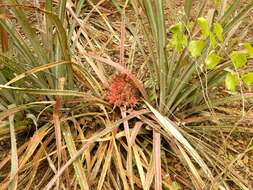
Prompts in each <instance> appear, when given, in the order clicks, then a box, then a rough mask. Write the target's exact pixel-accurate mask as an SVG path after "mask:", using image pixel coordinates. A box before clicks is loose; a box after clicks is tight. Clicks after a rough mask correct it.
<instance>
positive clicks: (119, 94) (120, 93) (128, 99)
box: [106, 74, 138, 107]
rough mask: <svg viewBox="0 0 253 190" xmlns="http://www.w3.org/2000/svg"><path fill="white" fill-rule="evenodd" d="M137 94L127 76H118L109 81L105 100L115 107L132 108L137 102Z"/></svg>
mask: <svg viewBox="0 0 253 190" xmlns="http://www.w3.org/2000/svg"><path fill="white" fill-rule="evenodd" d="M137 92H138V90H137V88H136V87H135V85H134V84H133V82H132V80H131V78H130V77H129V76H128V75H126V74H118V75H115V76H114V77H113V78H112V79H111V82H110V86H109V89H108V91H107V96H106V99H107V100H108V101H109V103H110V104H113V105H115V106H119V107H120V106H126V107H134V106H135V105H136V103H137V101H138V97H137V96H136V94H137Z"/></svg>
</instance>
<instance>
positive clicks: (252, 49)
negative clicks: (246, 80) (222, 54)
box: [243, 43, 253, 58]
mask: <svg viewBox="0 0 253 190" xmlns="http://www.w3.org/2000/svg"><path fill="white" fill-rule="evenodd" d="M243 45H244V48H245V49H246V50H247V53H248V54H249V56H250V57H251V58H253V47H252V46H251V44H250V43H244V44H243Z"/></svg>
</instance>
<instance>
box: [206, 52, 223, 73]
mask: <svg viewBox="0 0 253 190" xmlns="http://www.w3.org/2000/svg"><path fill="white" fill-rule="evenodd" d="M220 60H221V57H220V56H219V55H217V54H216V53H215V52H214V51H212V52H210V53H209V54H208V56H207V58H206V60H205V63H206V66H207V68H208V69H214V68H215V67H216V66H217V65H218V64H219V63H220Z"/></svg>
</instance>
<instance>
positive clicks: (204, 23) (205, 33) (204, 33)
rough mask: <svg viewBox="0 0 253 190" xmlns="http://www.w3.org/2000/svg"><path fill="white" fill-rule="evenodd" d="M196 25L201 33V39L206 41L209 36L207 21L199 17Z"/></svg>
mask: <svg viewBox="0 0 253 190" xmlns="http://www.w3.org/2000/svg"><path fill="white" fill-rule="evenodd" d="M197 22H198V25H199V27H200V30H201V32H202V37H203V39H206V38H207V37H208V36H209V35H210V29H209V26H208V21H207V19H205V18H203V17H200V18H198V19H197Z"/></svg>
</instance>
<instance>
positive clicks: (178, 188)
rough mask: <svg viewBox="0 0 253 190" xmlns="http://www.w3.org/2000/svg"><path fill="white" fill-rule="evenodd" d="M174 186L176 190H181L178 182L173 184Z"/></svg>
mask: <svg viewBox="0 0 253 190" xmlns="http://www.w3.org/2000/svg"><path fill="white" fill-rule="evenodd" d="M172 186H173V187H174V189H175V190H181V186H180V185H179V184H178V183H177V182H176V181H173V182H172Z"/></svg>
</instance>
